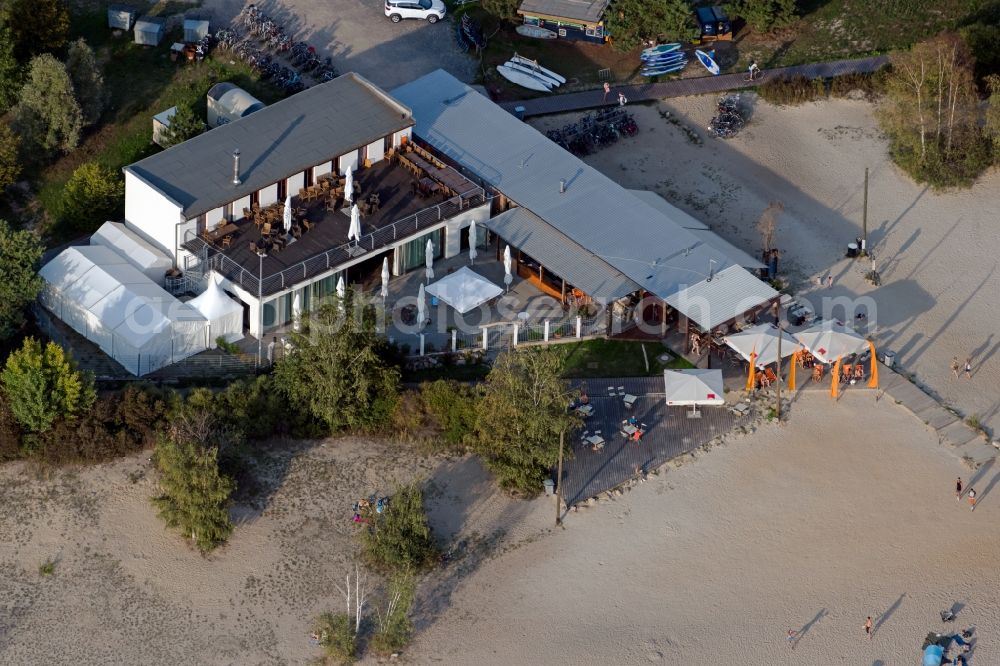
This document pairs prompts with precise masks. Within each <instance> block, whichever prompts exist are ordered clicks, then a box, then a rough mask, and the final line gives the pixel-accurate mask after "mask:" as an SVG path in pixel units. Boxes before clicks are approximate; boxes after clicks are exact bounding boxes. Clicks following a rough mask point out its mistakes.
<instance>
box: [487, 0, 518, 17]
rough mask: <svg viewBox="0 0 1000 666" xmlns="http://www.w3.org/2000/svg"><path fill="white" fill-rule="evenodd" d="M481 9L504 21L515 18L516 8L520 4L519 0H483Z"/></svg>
mask: <svg viewBox="0 0 1000 666" xmlns="http://www.w3.org/2000/svg"><path fill="white" fill-rule="evenodd" d="M482 6H483V9H485V10H486V11H487V12H489V13H490V14H492V15H493V16H496V17H497V18H500V19H503V20H505V21H514V20H517V18H518V15H517V8H518V7H520V6H521V0H483V1H482Z"/></svg>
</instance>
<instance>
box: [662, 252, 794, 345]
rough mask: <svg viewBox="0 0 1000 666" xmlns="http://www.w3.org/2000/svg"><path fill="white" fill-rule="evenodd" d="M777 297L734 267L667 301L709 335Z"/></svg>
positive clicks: (767, 287)
mask: <svg viewBox="0 0 1000 666" xmlns="http://www.w3.org/2000/svg"><path fill="white" fill-rule="evenodd" d="M777 296H778V292H776V291H775V290H774V289H772V288H771V287H770V285H768V284H765V283H764V282H761V281H760V280H758V279H757V278H755V277H754V276H753V274H752V273H750V272H749V271H748V270H746V269H745V268H741V267H740V266H730V267H729V268H726V269H725V270H721V271H719V272H718V273H716V274H715V275H714V276H713V277H712V279H711V280H703V281H701V282H699V283H698V284H694V285H691V286H690V287H688V288H686V289H684V290H683V291H680V292H678V293H676V294H673V295H672V296H668V297H667V298H666V299H664V300H665V301H666V302H667V305H669V306H670V307H672V308H674V309H675V310H677V311H678V312H680V313H682V314H684V315H685V316H687V317H688V318H689V319H690V320H691V321H693V322H695V323H696V324H698V326H700V327H701V329H702V330H703V331H709V330H711V329H713V328H715V327H716V326H718V325H719V324H724V323H725V322H727V321H729V320H730V319H732V318H734V317H738V316H740V315H742V314H743V313H744V312H746V311H747V310H751V309H753V308H755V307H757V306H758V305H761V304H763V303H767V302H768V301H769V300H771V299H772V298H777Z"/></svg>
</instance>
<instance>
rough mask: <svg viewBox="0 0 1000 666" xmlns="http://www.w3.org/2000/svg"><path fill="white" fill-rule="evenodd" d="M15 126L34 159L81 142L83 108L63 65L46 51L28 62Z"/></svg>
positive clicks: (27, 152)
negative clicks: (26, 75) (81, 108)
mask: <svg viewBox="0 0 1000 666" xmlns="http://www.w3.org/2000/svg"><path fill="white" fill-rule="evenodd" d="M14 129H15V130H17V132H18V133H19V134H20V135H21V141H22V148H23V150H22V152H23V153H24V154H25V155H27V156H32V157H34V158H35V160H36V161H40V160H42V159H44V158H46V157H51V156H52V155H53V154H54V153H56V152H59V151H61V152H64V153H68V152H69V151H71V150H73V149H74V148H76V147H77V145H79V143H80V132H81V130H82V129H83V112H82V111H81V110H80V104H79V103H78V102H77V101H76V96H75V94H74V91H73V83H72V82H71V81H70V78H69V74H67V72H66V66H65V65H63V64H62V63H61V62H59V61H58V60H56V59H55V58H54V57H52V56H51V55H49V54H48V53H45V54H43V55H40V56H37V57H35V58H33V59H32V61H31V64H30V65H29V66H28V80H27V82H26V83H25V84H24V87H23V88H22V89H21V96H20V100H19V101H18V104H17V106H16V107H14Z"/></svg>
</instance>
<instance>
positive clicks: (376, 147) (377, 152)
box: [365, 139, 385, 164]
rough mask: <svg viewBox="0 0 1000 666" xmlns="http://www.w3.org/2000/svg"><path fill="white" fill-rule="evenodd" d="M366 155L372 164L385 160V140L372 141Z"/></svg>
mask: <svg viewBox="0 0 1000 666" xmlns="http://www.w3.org/2000/svg"><path fill="white" fill-rule="evenodd" d="M365 154H366V155H368V159H369V160H370V161H371V163H372V164H375V163H376V162H381V161H382V160H383V159H385V139H379V140H378V141H372V142H371V143H369V144H368V149H367V150H366V152H365Z"/></svg>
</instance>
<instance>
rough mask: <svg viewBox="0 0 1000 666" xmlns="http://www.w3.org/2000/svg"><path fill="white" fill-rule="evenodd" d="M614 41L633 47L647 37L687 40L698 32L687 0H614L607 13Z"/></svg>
mask: <svg viewBox="0 0 1000 666" xmlns="http://www.w3.org/2000/svg"><path fill="white" fill-rule="evenodd" d="M604 23H605V26H606V27H607V31H608V33H609V34H610V35H611V43H612V44H614V47H615V48H616V49H618V50H621V51H631V50H632V49H634V48H636V47H637V46H640V45H641V44H642V42H643V41H644V40H655V39H663V40H665V41H678V42H679V41H687V40H689V39H693V38H694V37H696V36H697V35H698V29H697V27H696V26H695V23H694V14H693V12H692V10H691V5H690V4H689V3H688V2H687V0H612V2H611V6H610V7H609V8H608V10H607V12H605V14H604Z"/></svg>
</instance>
